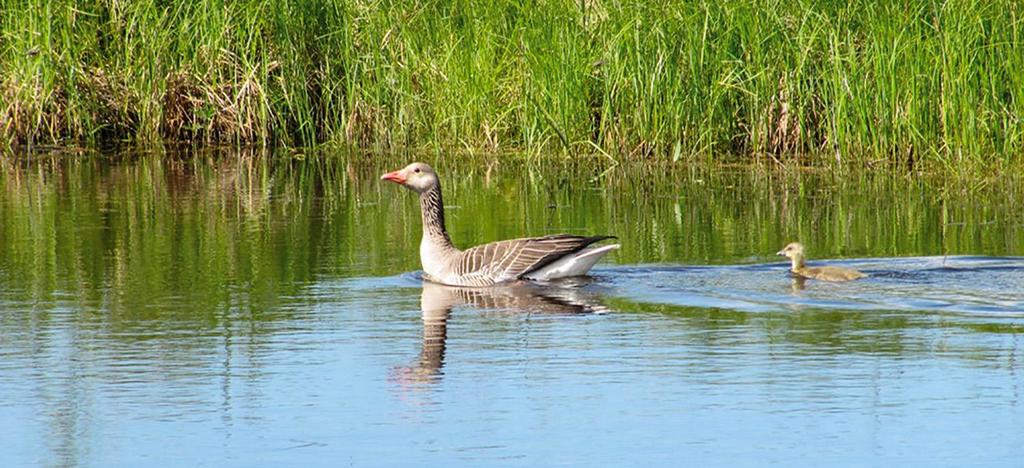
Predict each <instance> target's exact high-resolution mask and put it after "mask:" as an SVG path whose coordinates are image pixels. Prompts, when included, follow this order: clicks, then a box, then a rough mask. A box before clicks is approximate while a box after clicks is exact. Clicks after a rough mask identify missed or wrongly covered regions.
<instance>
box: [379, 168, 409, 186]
mask: <svg viewBox="0 0 1024 468" xmlns="http://www.w3.org/2000/svg"><path fill="white" fill-rule="evenodd" d="M380 180H390V181H392V182H394V183H396V184H399V185H405V175H404V174H402V171H394V172H388V173H387V174H384V175H382V176H380Z"/></svg>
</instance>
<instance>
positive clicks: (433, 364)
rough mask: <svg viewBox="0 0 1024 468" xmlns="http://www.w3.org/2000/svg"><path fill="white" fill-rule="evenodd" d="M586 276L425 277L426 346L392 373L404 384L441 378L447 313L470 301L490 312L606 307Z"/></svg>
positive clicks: (597, 309) (561, 311) (577, 310)
mask: <svg viewBox="0 0 1024 468" xmlns="http://www.w3.org/2000/svg"><path fill="white" fill-rule="evenodd" d="M587 282H588V280H587V279H586V278H577V279H571V280H563V281H560V282H557V283H534V282H528V281H517V282H514V283H509V284H505V285H498V286H489V287H484V288H466V287H456V286H446V285H443V284H438V283H433V282H430V281H424V282H423V292H422V295H421V296H420V309H421V310H422V312H423V315H422V317H423V347H422V349H421V350H420V356H419V360H418V361H417V362H416V363H415V364H414V365H412V366H407V367H399V368H396V369H395V371H394V374H393V378H394V380H395V381H396V382H398V383H399V384H401V385H403V386H404V385H416V384H422V383H433V382H436V381H439V380H440V376H441V375H442V373H443V372H442V370H441V369H442V367H443V366H444V355H445V346H446V345H445V343H446V340H447V339H448V318H449V316H450V315H451V312H452V309H454V308H456V307H461V306H466V307H468V308H475V309H480V310H481V311H486V313H489V314H495V313H496V314H569V315H575V314H590V313H602V312H607V311H608V308H607V307H605V306H604V305H602V304H601V303H600V302H599V301H598V296H597V295H596V294H594V293H593V292H588V291H584V289H583V286H585V285H586V283H587Z"/></svg>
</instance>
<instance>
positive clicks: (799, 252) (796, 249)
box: [775, 242, 804, 259]
mask: <svg viewBox="0 0 1024 468" xmlns="http://www.w3.org/2000/svg"><path fill="white" fill-rule="evenodd" d="M775 255H778V256H780V257H789V258H792V259H797V258H803V257H804V246H802V245H800V243H799V242H793V243H791V244H789V245H787V246H786V247H785V248H784V249H782V250H780V251H778V252H775Z"/></svg>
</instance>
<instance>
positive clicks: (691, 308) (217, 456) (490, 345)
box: [0, 152, 1024, 466]
mask: <svg viewBox="0 0 1024 468" xmlns="http://www.w3.org/2000/svg"><path fill="white" fill-rule="evenodd" d="M400 162H405V161H399V160H398V159H397V158H391V159H389V158H369V157H365V156H360V155H356V156H352V157H336V156H324V155H314V154H310V155H283V154H282V155H273V157H271V156H270V155H246V154H237V153H230V152H229V153H225V154H199V155H181V156H175V157H166V156H165V155H153V156H145V155H141V156H140V155H133V156H129V157H108V156H101V155H86V156H80V157H75V158H66V157H39V156H33V157H29V158H20V159H5V160H3V162H2V164H3V165H4V167H3V171H2V173H0V306H2V312H0V357H2V359H0V394H2V395H4V399H3V400H4V402H3V403H0V422H4V423H5V425H7V426H8V427H18V428H19V430H17V431H7V432H6V433H5V434H4V435H2V436H0V444H3V445H4V446H5V447H9V448H10V449H9V450H5V451H4V453H2V454H0V464H2V465H4V466H17V465H27V464H28V465H38V464H59V465H110V464H134V465H138V464H154V463H161V462H177V463H182V464H199V463H211V462H214V463H217V464H219V465H251V464H288V465H294V464H303V465H315V464H320V463H325V462H324V461H323V460H331V461H332V462H333V461H339V460H341V462H344V461H345V460H351V461H352V462H353V463H355V464H362V463H372V462H375V461H380V460H401V461H403V462H405V461H408V462H410V463H433V464H437V463H441V462H444V463H446V464H455V465H458V464H464V465H480V464H492V463H500V462H502V461H503V460H514V461H517V462H519V461H521V462H522V463H524V464H538V463H573V464H599V463H613V464H614V463H623V464H624V463H656V464H667V463H669V462H673V461H678V460H679V458H678V457H679V456H680V455H679V454H680V453H681V452H680V451H682V453H683V454H684V455H686V457H687V460H691V461H697V462H701V464H716V463H719V464H731V465H735V464H757V463H760V462H761V461H764V460H766V459H767V460H778V461H780V463H784V462H797V461H802V460H807V459H811V458H808V457H818V456H822V453H821V452H820V450H818V448H820V447H823V446H827V447H831V452H830V453H831V454H832V455H831V458H829V457H828V456H826V458H825V461H826V462H828V461H830V460H831V461H833V462H836V463H844V462H845V464H867V463H875V464H892V463H903V462H919V463H930V462H931V463H934V462H944V461H953V462H956V461H960V462H964V463H966V462H976V461H978V460H982V461H985V460H989V461H997V462H998V461H1003V460H1007V459H1011V460H1016V459H1020V458H1022V457H1024V454H1022V453H1021V451H1020V447H1024V440H1022V439H1021V437H1022V436H1020V435H1019V434H1020V431H1016V427H1017V426H1018V425H1019V421H1020V420H1021V418H1022V417H1024V412H1022V407H1021V404H1020V393H1021V387H1022V379H1024V377H1022V375H1024V374H1022V373H1021V372H1020V366H1019V363H1020V362H1021V358H1022V356H1021V351H1020V350H1021V347H1020V343H1019V342H1020V337H1021V335H1022V334H1024V322H1022V320H1024V318H1022V317H1021V314H1020V313H1018V312H1017V309H1020V308H1024V297H1022V295H1024V292H1022V291H1021V288H1020V284H1022V283H1024V278H1022V274H1024V273H1022V272H1024V268H1022V262H1024V260H1022V259H1021V258H1020V257H1014V256H1019V255H1021V253H1022V252H1024V237H1022V236H1021V230H1022V221H1021V219H1022V217H1021V212H1022V203H1021V201H1022V198H1021V188H1020V186H1019V184H1018V181H1017V180H1015V179H1013V178H1012V177H1007V178H1006V179H1005V180H1000V181H994V182H990V185H989V186H988V188H985V189H981V190H977V189H970V190H965V189H961V188H960V187H959V186H958V185H957V184H956V183H954V182H951V181H940V180H929V179H927V178H901V177H896V178H893V177H889V176H878V175H875V176H872V175H870V174H863V175H850V176H848V177H843V178H834V177H832V176H831V175H829V174H817V173H814V172H808V171H790V172H769V171H758V170H748V169H742V170H732V169H729V168H716V169H712V168H693V167H684V166H667V167H657V168H654V169H652V168H650V167H644V166H641V165H629V164H623V165H621V166H617V167H600V166H599V164H590V162H588V163H586V164H562V163H557V162H556V163H550V162H545V163H543V164H533V163H529V162H523V161H522V160H509V161H488V162H487V164H477V163H476V162H473V163H467V162H461V161H459V160H456V159H445V158H441V159H439V160H438V161H436V162H435V165H436V166H438V167H439V168H440V167H443V168H444V174H446V177H447V179H446V181H445V182H446V185H445V188H446V190H448V192H450V194H449V193H446V201H447V202H448V203H449V206H448V208H449V211H448V214H447V216H448V218H449V219H448V221H449V224H450V228H451V231H452V232H451V234H452V237H453V239H454V240H455V242H456V244H458V245H460V246H469V245H475V244H478V243H481V242H486V241H491V240H496V239H506V238H512V237H518V236H523V235H542V234H545V233H549V232H609V233H614V234H616V235H618V236H619V238H620V241H621V243H622V244H623V249H622V250H621V251H619V252H617V253H615V254H614V256H613V257H612V262H611V263H609V264H604V265H599V267H598V268H597V269H596V270H595V272H594V276H593V277H592V278H590V279H587V280H573V281H568V282H562V283H557V284H551V285H538V284H528V283H524V284H513V285H507V286H504V287H501V288H495V289H487V290H482V289H459V288H450V287H445V286H440V285H435V284H431V283H423V282H421V281H420V280H419V278H418V277H416V276H415V275H413V274H409V273H408V272H411V271H414V270H417V269H418V244H419V234H420V232H419V222H420V220H419V215H418V212H417V210H416V205H415V203H416V202H415V200H414V199H412V198H411V197H404V196H396V194H395V191H394V190H393V187H383V186H382V185H381V183H380V182H379V181H378V180H377V177H378V176H379V174H380V173H381V172H382V171H384V170H385V169H386V168H389V167H394V166H396V164H397V163H400ZM796 239H799V240H801V241H803V242H804V243H806V244H807V245H808V248H809V249H811V250H812V251H813V252H815V258H821V259H830V260H829V263H835V264H841V265H848V266H853V267H856V268H858V269H863V270H865V271H867V272H868V273H869V274H870V275H871V276H869V278H867V279H865V280H863V281H858V282H855V283H851V284H847V285H841V286H840V285H826V284H821V283H815V282H812V281H808V282H806V283H804V284H802V285H799V284H794V283H793V281H792V279H791V278H790V277H789V276H788V275H787V273H786V268H787V267H786V265H785V264H783V263H782V262H779V261H778V260H777V259H776V257H774V256H773V253H774V252H776V251H777V250H778V248H779V246H781V245H785V243H786V242H789V241H791V240H796ZM801 286H802V287H801ZM423 402H427V403H428V404H422V405H421V404H420V403H423ZM580 428H586V430H585V431H581V430H580ZM782 428H785V430H782ZM436 434H445V435H446V437H438V436H437V435H436ZM495 434H500V437H498V436H495ZM752 441H753V442H756V443H752ZM768 446H770V448H766V447H768ZM565 447H587V450H586V451H583V450H563V449H564V448H565ZM737 447H739V448H737ZM172 452H173V453H172Z"/></svg>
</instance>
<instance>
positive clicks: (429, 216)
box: [420, 184, 452, 247]
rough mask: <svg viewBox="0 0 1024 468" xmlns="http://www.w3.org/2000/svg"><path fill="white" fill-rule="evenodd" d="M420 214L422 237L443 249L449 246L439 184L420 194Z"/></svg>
mask: <svg viewBox="0 0 1024 468" xmlns="http://www.w3.org/2000/svg"><path fill="white" fill-rule="evenodd" d="M420 212H421V213H422V215H423V237H424V238H430V239H431V240H433V241H434V242H437V243H438V244H440V245H441V246H444V247H448V246H451V245H452V241H451V238H450V237H449V236H448V230H447V229H445V227H444V200H443V199H442V197H441V185H440V184H438V185H435V186H434V187H433V188H431V189H430V190H427V191H426V192H423V193H421V194H420Z"/></svg>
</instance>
